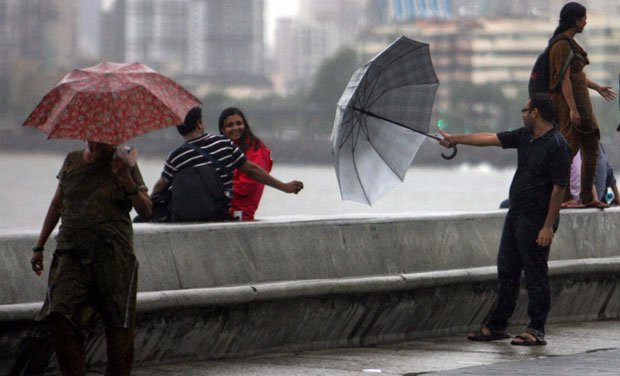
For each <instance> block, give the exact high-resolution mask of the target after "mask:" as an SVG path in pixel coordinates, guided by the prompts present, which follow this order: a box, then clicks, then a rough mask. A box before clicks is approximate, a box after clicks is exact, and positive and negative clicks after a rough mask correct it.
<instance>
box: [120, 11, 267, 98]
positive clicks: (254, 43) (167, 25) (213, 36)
mask: <svg viewBox="0 0 620 376" xmlns="http://www.w3.org/2000/svg"><path fill="white" fill-rule="evenodd" d="M263 10H264V1H263V0H253V1H246V0H125V11H124V13H125V59H126V60H127V61H141V62H144V63H145V64H147V65H149V66H151V67H153V68H154V69H157V70H161V71H162V72H166V73H168V74H171V75H173V76H176V77H180V80H181V81H182V82H185V83H187V85H189V86H190V88H194V89H196V90H198V91H200V92H203V91H209V90H213V89H220V88H223V89H228V88H230V87H236V88H238V87H246V88H247V87H253V86H254V87H259V88H262V87H265V86H267V87H269V88H270V87H271V83H270V82H269V81H268V80H267V79H266V77H265V64H264V60H265V53H264V42H263V39H264V35H263ZM184 78H185V79H184ZM250 91H251V90H250Z"/></svg>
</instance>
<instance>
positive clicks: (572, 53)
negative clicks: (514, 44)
mask: <svg viewBox="0 0 620 376" xmlns="http://www.w3.org/2000/svg"><path fill="white" fill-rule="evenodd" d="M586 21H587V16H586V8H585V7H584V6H583V5H581V4H579V3H575V2H571V3H567V4H566V5H564V7H562V10H561V11H560V20H559V25H558V27H557V28H556V29H555V32H554V33H553V38H558V37H560V38H562V39H561V40H559V41H557V42H556V43H554V44H553V46H552V47H551V49H550V51H549V73H550V74H549V77H550V81H551V82H550V83H549V84H550V85H549V87H554V86H555V85H556V84H557V83H558V81H561V83H560V85H559V87H560V90H557V91H555V92H553V94H552V99H553V103H554V106H555V109H556V112H555V114H556V122H557V124H558V126H559V130H560V132H561V133H562V135H563V136H564V137H565V138H566V140H567V141H568V147H569V150H570V153H571V158H572V157H574V156H575V154H577V151H579V149H581V158H582V163H581V190H580V194H579V201H580V203H581V204H583V205H585V206H586V207H606V206H607V205H605V204H604V203H603V202H601V201H599V200H598V199H597V198H596V197H594V196H593V195H592V184H593V183H594V173H595V170H596V157H597V153H598V142H599V139H600V131H599V127H598V123H597V122H596V117H595V116H594V113H593V112H592V102H591V101H590V94H589V92H588V89H593V90H596V91H597V92H598V93H599V94H600V95H601V96H602V97H603V98H605V99H606V100H613V99H615V98H616V93H615V92H614V91H613V90H612V88H611V87H609V86H603V85H600V84H597V83H595V82H593V81H591V80H589V79H588V78H587V77H586V74H585V72H584V71H583V69H584V68H585V66H586V65H588V64H589V63H590V61H589V59H588V53H587V52H586V51H585V50H584V49H583V48H582V47H581V46H580V45H579V44H578V43H577V42H576V41H575V39H574V37H575V35H576V34H578V33H582V32H583V30H584V29H585V26H586V23H587V22H586ZM566 201H568V198H567V200H566ZM565 204H566V202H565Z"/></svg>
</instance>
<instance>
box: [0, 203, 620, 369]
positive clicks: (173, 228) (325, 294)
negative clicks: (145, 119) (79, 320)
mask: <svg viewBox="0 0 620 376" xmlns="http://www.w3.org/2000/svg"><path fill="white" fill-rule="evenodd" d="M504 216H505V213H504V212H500V211H498V212H491V213H467V214H464V213H462V214H441V215H424V216H417V217H411V216H382V217H377V218H339V219H338V218H328V219H322V220H321V219H317V218H297V219H295V220H294V221H291V220H290V219H277V220H272V221H266V222H257V223H226V224H192V225H148V224H142V225H137V226H136V230H135V239H134V243H135V249H136V256H137V258H138V260H139V262H140V280H139V284H140V285H139V290H140V292H139V294H138V322H137V331H136V363H150V362H160V361H169V360H172V359H213V358H220V357H231V356H245V355H250V354H256V353H260V352H268V351H297V350H301V349H313V348H323V347H332V346H357V345H369V344H377V343H385V342H390V341H400V340H406V339H410V338H416V337H420V336H426V335H441V334H446V333H454V332H456V331H463V330H468V329H471V328H473V327H476V326H478V325H479V323H480V322H481V321H482V320H483V319H484V317H485V316H486V314H487V313H488V312H489V311H490V309H491V308H492V304H493V302H494V299H495V285H496V268H495V258H496V254H497V247H498V244H499V237H500V234H501V228H502V226H503V222H504ZM36 237H37V234H36V233H21V234H6V233H0V272H1V273H2V275H3V276H4V278H3V279H2V280H0V348H2V349H3V354H0V372H1V371H4V370H5V368H3V367H4V365H6V364H8V363H9V362H10V360H11V357H12V356H14V354H15V353H16V351H17V349H18V348H19V347H20V346H21V344H22V342H23V341H25V340H27V339H29V338H31V337H33V336H34V337H36V336H37V335H40V333H39V332H38V331H39V330H41V329H40V328H39V327H38V326H36V324H35V323H34V322H33V320H32V318H33V317H34V314H35V313H36V312H37V311H38V310H39V308H40V306H41V303H40V301H41V300H42V298H43V297H44V295H45V287H46V279H45V278H37V277H35V276H34V274H33V273H32V271H31V270H30V265H29V263H28V259H29V257H30V249H31V246H32V244H33V243H34V241H35V240H36ZM47 248H48V249H53V248H54V242H53V241H52V240H50V242H48V244H47ZM46 256H47V257H46V264H45V267H46V269H48V268H49V262H50V259H51V257H50V256H51V252H50V253H47V254H46ZM551 260H552V261H550V264H549V265H550V276H551V281H552V286H553V287H552V294H553V297H552V310H551V313H550V317H549V321H550V322H559V321H575V320H596V319H599V318H619V317H620V296H619V295H618V294H617V291H619V290H620V209H612V210H605V211H604V212H601V211H598V210H572V211H570V210H569V211H563V212H562V215H561V225H560V229H559V231H558V233H557V234H556V238H555V241H554V245H553V247H552V250H551ZM524 303H525V295H524V292H522V295H521V297H520V301H519V303H518V308H517V312H515V315H514V317H513V318H514V320H515V321H514V323H521V322H524V320H525V319H526V317H527V315H526V304H524ZM267 329H268V330H267ZM37 333H39V334H37ZM179 338H182V341H179ZM87 346H88V349H89V354H88V362H89V365H90V366H92V367H98V366H99V365H101V364H102V363H103V362H104V359H105V341H103V339H102V330H101V327H100V326H99V327H95V328H94V329H92V330H90V331H89V332H88V338H87Z"/></svg>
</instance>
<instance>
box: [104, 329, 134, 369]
mask: <svg viewBox="0 0 620 376" xmlns="http://www.w3.org/2000/svg"><path fill="white" fill-rule="evenodd" d="M133 335H134V333H133V328H128V329H126V328H107V329H106V331H105V338H106V344H107V352H108V366H107V368H106V372H105V374H106V375H107V376H129V375H131V368H132V366H133V353H134V349H133Z"/></svg>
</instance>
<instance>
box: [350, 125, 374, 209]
mask: <svg viewBox="0 0 620 376" xmlns="http://www.w3.org/2000/svg"><path fill="white" fill-rule="evenodd" d="M357 131H358V132H361V131H362V129H361V127H358V128H357ZM353 140H355V141H354V142H351V149H352V150H351V154H352V155H353V158H352V159H353V168H354V169H355V176H357V179H358V180H359V182H360V187H361V188H362V193H364V197H365V198H366V201H367V202H368V203H370V198H368V194H367V193H366V189H365V188H364V184H362V180H361V179H360V174H359V170H358V169H357V161H356V160H355V147H356V143H357V137H354V138H353ZM369 141H370V140H369ZM373 149H374V147H373Z"/></svg>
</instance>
